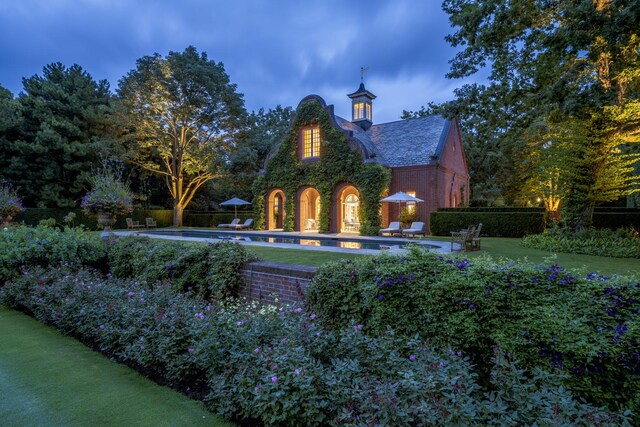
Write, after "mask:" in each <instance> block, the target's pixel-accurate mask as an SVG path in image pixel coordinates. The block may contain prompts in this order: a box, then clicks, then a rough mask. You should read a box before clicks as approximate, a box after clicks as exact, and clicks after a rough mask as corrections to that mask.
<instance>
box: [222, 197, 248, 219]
mask: <svg viewBox="0 0 640 427" xmlns="http://www.w3.org/2000/svg"><path fill="white" fill-rule="evenodd" d="M250 204H251V203H250V202H247V201H246V200H242V199H238V198H237V197H234V198H233V199H229V200H226V201H224V202H222V203H220V206H233V208H234V210H235V216H234V218H237V217H238V206H243V205H250Z"/></svg>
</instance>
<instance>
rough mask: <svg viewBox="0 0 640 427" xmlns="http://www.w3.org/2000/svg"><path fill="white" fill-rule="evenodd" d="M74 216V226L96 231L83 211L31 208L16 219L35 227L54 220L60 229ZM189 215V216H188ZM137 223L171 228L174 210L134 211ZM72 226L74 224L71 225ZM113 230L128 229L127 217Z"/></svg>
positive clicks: (118, 219)
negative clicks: (44, 221)
mask: <svg viewBox="0 0 640 427" xmlns="http://www.w3.org/2000/svg"><path fill="white" fill-rule="evenodd" d="M71 214H74V215H75V218H74V220H73V225H76V226H83V227H86V228H88V229H95V227H96V219H95V216H94V215H93V214H91V215H87V214H86V213H85V212H84V211H83V210H81V209H62V208H30V209H27V210H24V211H22V212H20V213H19V214H18V216H17V217H16V218H15V221H16V222H17V223H23V224H24V225H31V226H35V225H38V223H39V222H40V221H42V220H45V219H49V218H53V219H54V220H55V224H56V225H57V226H58V227H64V226H65V225H67V223H68V222H67V221H66V220H65V218H66V217H67V216H68V215H71ZM187 215H188V214H187ZM130 217H131V218H133V219H134V220H136V221H140V222H141V223H144V221H145V218H153V219H155V220H156V222H157V223H158V227H169V226H170V225H171V224H172V222H173V211H172V210H158V209H156V210H137V209H134V210H133V212H132V213H131V215H130ZM187 217H188V216H187ZM69 225H72V224H69ZM112 228H127V224H126V222H125V217H120V218H117V219H116V223H115V225H114V226H113V227H112Z"/></svg>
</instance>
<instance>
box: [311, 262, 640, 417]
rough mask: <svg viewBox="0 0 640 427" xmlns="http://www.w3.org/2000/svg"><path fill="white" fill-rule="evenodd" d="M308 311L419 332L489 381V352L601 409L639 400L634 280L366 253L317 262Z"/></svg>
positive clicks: (369, 327) (332, 320)
mask: <svg viewBox="0 0 640 427" xmlns="http://www.w3.org/2000/svg"><path fill="white" fill-rule="evenodd" d="M307 296H308V301H309V303H308V309H309V310H311V311H313V312H314V313H317V314H318V316H319V320H320V321H321V322H322V323H323V324H326V325H328V326H330V327H334V328H344V327H346V326H347V325H349V323H350V322H357V323H359V324H362V325H363V330H364V331H366V332H367V333H369V334H373V335H376V336H383V335H384V334H385V333H386V330H387V328H393V329H394V330H396V331H397V332H398V333H399V334H402V335H404V336H413V335H415V334H416V333H419V334H420V335H421V336H423V337H426V338H428V339H429V340H430V342H431V343H432V344H433V345H435V346H436V347H439V348H448V347H452V348H454V349H456V350H460V351H462V352H463V354H466V355H468V356H469V357H470V358H471V360H472V361H473V362H474V363H475V364H476V369H477V372H478V373H479V374H480V375H481V377H483V378H485V379H488V378H489V376H490V373H489V372H490V370H491V369H492V366H493V363H492V357H493V356H494V354H493V349H494V348H500V349H501V350H502V351H505V352H508V353H511V354H512V355H513V357H515V358H517V359H518V360H520V361H521V363H522V365H523V367H525V368H527V369H535V368H540V369H544V370H546V371H548V372H553V373H562V374H564V379H563V384H565V385H566V386H569V387H571V389H572V390H573V391H574V392H576V393H577V394H578V395H579V396H582V397H584V398H587V399H589V400H591V401H592V402H597V403H598V404H602V405H605V404H606V405H611V407H612V408H613V407H614V405H618V404H620V405H623V406H625V405H626V406H627V407H634V406H635V407H637V405H638V404H639V403H640V317H639V313H640V309H639V308H638V302H640V284H638V282H637V281H635V280H633V279H627V278H619V277H618V278H610V277H602V276H599V275H597V274H595V273H593V274H590V275H587V276H585V275H581V276H580V275H577V274H576V273H573V272H571V271H567V270H564V269H563V268H562V267H560V266H558V265H551V266H535V265H528V264H526V263H520V264H518V265H513V264H501V263H495V262H492V261H489V260H481V259H476V260H474V261H469V260H467V259H461V258H452V257H443V256H438V255H437V254H429V253H424V252H421V251H419V250H413V251H412V252H411V253H410V254H409V255H407V256H406V257H395V258H394V257H390V256H383V257H375V258H365V259H359V260H357V261H353V262H352V261H345V262H340V263H337V264H336V263H333V264H330V265H326V266H324V267H322V268H320V269H319V271H318V273H317V274H316V276H315V278H314V279H313V281H312V282H311V284H310V286H309V288H308V290H307Z"/></svg>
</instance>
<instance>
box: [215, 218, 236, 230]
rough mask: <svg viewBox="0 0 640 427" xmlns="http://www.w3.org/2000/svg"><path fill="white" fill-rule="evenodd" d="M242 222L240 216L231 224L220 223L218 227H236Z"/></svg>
mask: <svg viewBox="0 0 640 427" xmlns="http://www.w3.org/2000/svg"><path fill="white" fill-rule="evenodd" d="M238 223H240V218H234V219H233V221H231V223H229V224H218V228H234V227H235V226H236V225H238Z"/></svg>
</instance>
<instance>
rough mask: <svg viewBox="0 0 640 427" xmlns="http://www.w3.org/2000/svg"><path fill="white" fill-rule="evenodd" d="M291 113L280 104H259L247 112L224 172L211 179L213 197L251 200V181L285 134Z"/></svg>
mask: <svg viewBox="0 0 640 427" xmlns="http://www.w3.org/2000/svg"><path fill="white" fill-rule="evenodd" d="M292 117H293V111H292V108H291V107H285V108H283V107H281V106H280V105H278V106H277V107H275V108H273V109H269V110H268V111H264V110H263V109H262V108H261V109H260V110H258V111H257V112H252V113H251V114H249V115H248V116H247V118H246V123H245V125H244V127H243V130H242V131H241V132H239V133H238V141H237V143H236V145H235V147H233V151H232V154H231V156H230V158H229V165H228V171H227V174H225V176H224V177H222V178H221V179H219V180H216V181H215V182H214V188H215V190H216V197H215V198H214V200H227V199H230V198H232V197H239V198H241V199H244V200H251V197H252V195H253V193H252V192H251V185H252V183H253V181H254V180H255V179H256V177H257V176H258V175H259V173H260V170H261V169H263V168H264V166H265V164H264V163H265V159H266V158H267V155H268V154H269V153H270V152H271V150H272V149H273V148H274V147H275V146H276V145H277V144H278V143H279V142H280V141H282V140H283V139H284V138H285V136H286V134H287V130H288V129H289V124H290V122H291V118H292Z"/></svg>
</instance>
